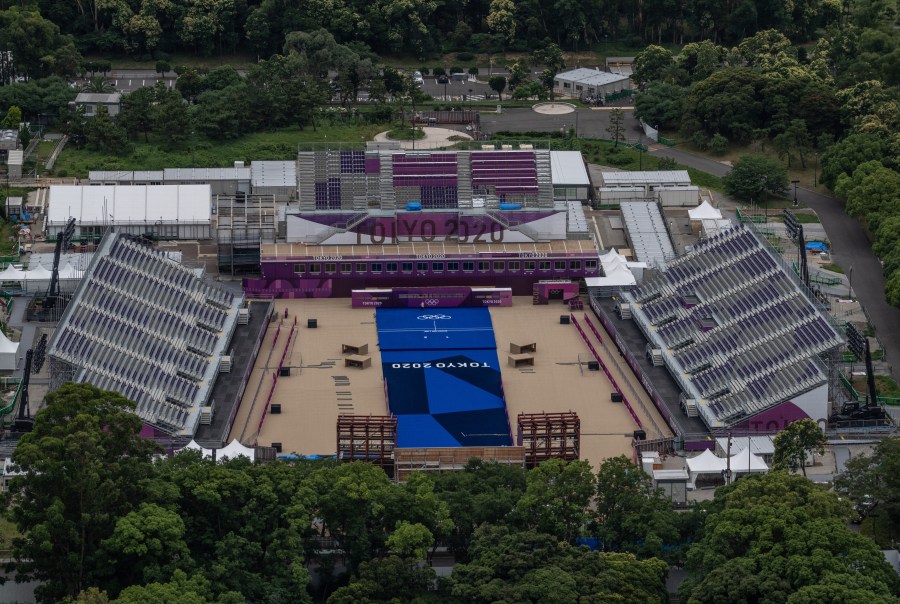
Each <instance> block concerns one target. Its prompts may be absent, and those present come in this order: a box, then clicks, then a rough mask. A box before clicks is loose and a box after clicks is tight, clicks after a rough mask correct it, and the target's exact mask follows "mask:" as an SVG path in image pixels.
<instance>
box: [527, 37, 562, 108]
mask: <svg viewBox="0 0 900 604" xmlns="http://www.w3.org/2000/svg"><path fill="white" fill-rule="evenodd" d="M531 64H532V65H540V66H542V67H543V68H544V69H543V71H541V84H543V85H544V88H545V89H546V90H547V91H548V92H549V93H550V100H551V101H552V100H553V80H554V79H556V74H557V73H559V72H560V71H561V70H562V69H564V68H565V66H566V61H565V59H564V58H563V53H562V49H561V48H560V47H559V46H557V45H556V44H554V43H553V42H545V43H544V45H543V46H542V47H541V48H538V49H536V50H535V51H534V52H532V53H531Z"/></svg>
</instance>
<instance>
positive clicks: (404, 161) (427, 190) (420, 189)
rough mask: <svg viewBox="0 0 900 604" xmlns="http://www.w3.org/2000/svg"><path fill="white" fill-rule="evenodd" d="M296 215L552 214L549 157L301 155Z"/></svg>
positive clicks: (542, 153)
mask: <svg viewBox="0 0 900 604" xmlns="http://www.w3.org/2000/svg"><path fill="white" fill-rule="evenodd" d="M297 175H298V187H299V197H300V210H301V211H303V212H312V211H316V210H319V211H321V210H343V211H348V210H353V211H359V212H365V211H370V210H383V211H395V210H403V209H405V208H406V204H408V203H413V202H415V203H420V204H421V208H422V209H424V210H440V209H453V210H455V209H459V210H467V209H472V208H487V209H498V208H499V207H500V204H501V203H514V204H519V205H520V206H521V208H522V209H530V208H553V207H554V204H553V183H552V172H551V166H550V152H549V150H534V149H531V150H503V151H401V150H385V149H368V150H362V149H360V150H352V149H349V148H346V147H345V148H341V149H320V150H301V151H300V152H299V153H298V168H297Z"/></svg>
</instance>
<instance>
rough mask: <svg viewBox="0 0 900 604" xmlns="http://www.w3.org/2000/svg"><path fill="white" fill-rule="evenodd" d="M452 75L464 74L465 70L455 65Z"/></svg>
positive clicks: (451, 69)
mask: <svg viewBox="0 0 900 604" xmlns="http://www.w3.org/2000/svg"><path fill="white" fill-rule="evenodd" d="M450 73H451V74H452V73H464V71H463V68H462V67H460V66H459V65H454V66H453V67H451V68H450Z"/></svg>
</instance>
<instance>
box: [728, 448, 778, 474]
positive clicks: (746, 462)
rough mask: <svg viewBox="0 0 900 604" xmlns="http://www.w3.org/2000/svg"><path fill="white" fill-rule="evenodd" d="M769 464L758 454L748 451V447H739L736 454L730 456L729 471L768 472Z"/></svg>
mask: <svg viewBox="0 0 900 604" xmlns="http://www.w3.org/2000/svg"><path fill="white" fill-rule="evenodd" d="M768 471H769V466H767V465H766V462H764V461H763V458H762V457H760V456H759V455H756V454H754V453H751V452H750V449H749V448H748V447H744V448H743V449H741V450H740V451H739V452H738V453H737V455H732V456H731V473H732V474H747V473H749V472H768Z"/></svg>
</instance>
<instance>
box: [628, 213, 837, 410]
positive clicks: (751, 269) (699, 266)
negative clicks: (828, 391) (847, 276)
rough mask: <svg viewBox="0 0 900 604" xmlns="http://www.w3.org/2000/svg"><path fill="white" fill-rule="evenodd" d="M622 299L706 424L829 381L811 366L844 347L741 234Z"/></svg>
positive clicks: (704, 247) (715, 242)
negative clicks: (694, 400) (653, 340)
mask: <svg viewBox="0 0 900 604" xmlns="http://www.w3.org/2000/svg"><path fill="white" fill-rule="evenodd" d="M623 296H624V297H625V299H626V300H628V301H630V302H632V303H633V309H632V310H633V317H634V320H635V321H638V322H639V323H642V328H643V331H644V333H645V334H650V337H654V338H658V339H659V340H660V342H658V343H657V345H660V344H661V348H662V350H663V355H664V359H665V361H666V364H667V365H668V366H669V368H670V370H671V371H672V372H673V373H676V374H677V375H678V376H680V377H681V378H683V380H681V381H682V383H687V384H688V385H689V387H690V388H691V389H694V390H695V392H690V393H686V394H689V395H690V396H692V397H694V398H697V399H698V400H703V401H706V402H707V403H708V404H707V405H705V406H704V407H702V412H701V415H703V416H704V419H706V420H707V423H710V424H711V425H712V424H715V425H717V426H721V425H730V424H733V423H735V422H737V421H739V420H741V419H743V418H745V417H747V416H748V415H752V414H755V413H757V412H759V411H762V410H764V409H766V408H768V407H771V406H772V405H775V404H778V403H780V402H782V401H785V400H788V399H790V398H791V397H792V396H796V395H798V394H800V393H802V392H805V391H806V390H809V389H810V388H812V387H815V386H817V385H820V384H822V383H825V375H824V373H823V371H822V369H821V368H820V365H819V364H818V363H817V362H816V360H815V359H816V357H817V356H818V355H821V354H824V353H826V352H828V351H829V350H832V349H834V348H836V347H838V346H840V345H841V343H842V339H841V335H840V334H839V332H838V331H837V330H836V329H835V328H834V327H833V326H832V325H831V324H830V323H829V322H828V321H827V320H826V319H825V318H824V317H823V315H822V314H821V313H819V312H818V310H817V309H816V307H815V306H813V304H812V303H811V302H810V300H809V299H808V298H807V297H806V296H805V295H804V293H803V292H802V291H801V290H800V289H799V288H798V285H797V284H796V283H795V282H794V280H793V279H792V276H791V275H790V274H789V273H788V272H787V271H786V270H785V269H784V268H783V266H782V265H781V264H779V263H778V262H776V260H775V258H774V257H773V256H772V255H771V254H770V252H769V251H768V250H767V249H766V248H765V247H764V246H763V245H762V242H761V241H760V240H759V239H758V238H757V237H756V236H755V235H754V234H753V232H752V231H750V230H749V229H748V228H747V227H736V228H733V229H730V230H728V231H724V232H722V233H720V234H718V235H716V236H714V237H711V238H709V239H706V240H702V241H700V242H699V243H698V244H697V245H696V246H695V247H694V248H693V250H691V251H690V252H689V253H687V254H685V255H683V256H680V257H678V258H676V259H674V260H672V261H670V262H668V263H666V266H665V267H664V268H663V269H662V270H660V271H657V272H655V273H653V274H651V275H650V276H648V277H647V279H645V281H644V283H643V284H641V286H640V287H638V288H636V289H635V290H633V291H632V292H630V293H629V292H625V293H624V294H623ZM703 411H705V414H704V413H703Z"/></svg>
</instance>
